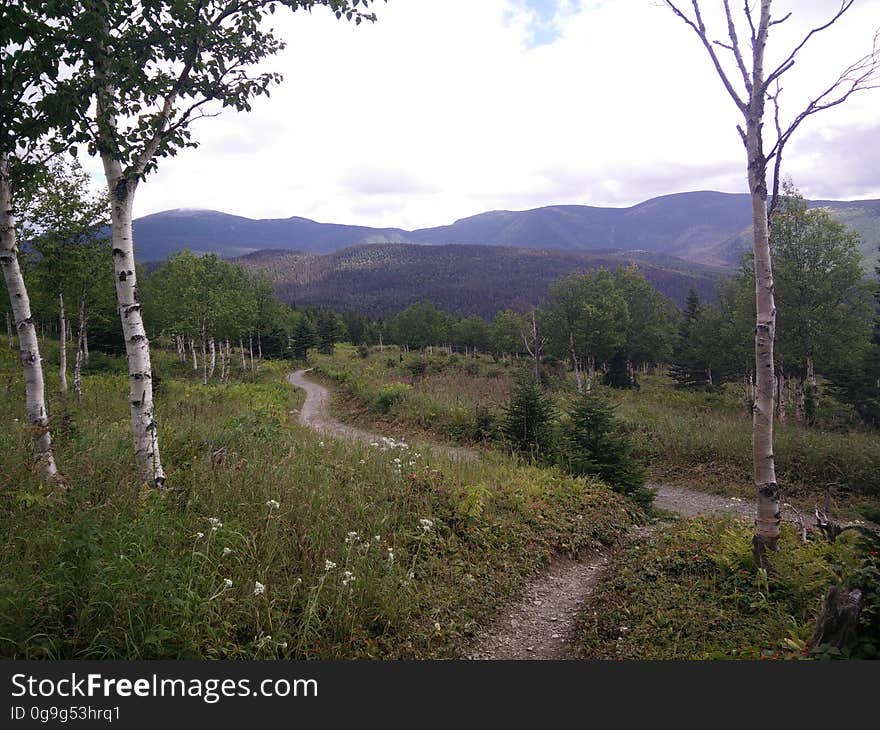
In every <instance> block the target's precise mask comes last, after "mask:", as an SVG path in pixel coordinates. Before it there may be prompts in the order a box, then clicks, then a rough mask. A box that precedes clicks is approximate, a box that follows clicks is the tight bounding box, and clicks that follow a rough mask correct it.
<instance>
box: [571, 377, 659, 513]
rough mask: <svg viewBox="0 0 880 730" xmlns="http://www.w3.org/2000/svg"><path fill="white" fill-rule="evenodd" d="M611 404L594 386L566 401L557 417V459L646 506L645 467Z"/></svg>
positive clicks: (574, 472) (650, 496)
mask: <svg viewBox="0 0 880 730" xmlns="http://www.w3.org/2000/svg"><path fill="white" fill-rule="evenodd" d="M614 408H615V406H614V405H613V404H612V403H611V401H610V400H609V399H608V398H607V396H605V394H603V393H602V392H601V391H598V390H595V391H593V392H590V393H584V394H583V395H579V396H578V397H577V398H575V399H574V400H573V401H572V402H571V403H570V405H569V407H568V409H567V411H566V413H565V417H564V418H563V419H562V420H561V421H560V427H559V443H558V453H559V460H560V463H561V465H562V466H563V467H564V468H566V469H567V470H568V471H570V472H572V473H573V474H578V475H588V476H594V477H598V478H599V479H601V480H602V481H604V482H605V483H606V484H608V485H609V486H610V487H611V488H612V489H614V490H615V491H617V492H621V493H623V494H626V495H628V496H630V497H632V498H633V499H635V500H636V501H637V502H639V503H640V504H642V505H645V506H647V505H649V504H650V503H651V501H652V499H653V494H652V492H651V491H650V490H649V489H646V488H645V476H646V472H645V467H644V465H643V464H642V463H641V461H640V460H639V459H638V458H637V456H636V455H635V450H634V445H633V442H632V439H631V438H630V435H629V434H628V433H627V432H626V430H625V429H624V427H623V424H622V423H621V422H620V421H619V420H618V419H617V418H616V416H615V414H614Z"/></svg>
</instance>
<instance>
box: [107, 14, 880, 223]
mask: <svg viewBox="0 0 880 730" xmlns="http://www.w3.org/2000/svg"><path fill="white" fill-rule="evenodd" d="M554 3H555V4H554ZM704 4H705V5H708V3H704ZM775 5H779V10H778V11H776V12H777V13H779V14H783V13H784V12H785V6H786V5H788V6H790V7H791V8H792V9H793V10H794V16H793V17H792V19H791V20H790V21H788V22H786V23H785V24H783V25H782V26H777V27H775V28H774V32H775V36H774V37H772V38H771V41H770V44H769V46H768V53H769V54H770V56H771V59H773V58H777V57H778V54H776V55H774V54H775V49H777V48H782V47H783V46H786V47H787V46H788V45H790V43H791V42H792V40H793V39H795V38H796V37H798V36H799V35H800V34H802V33H803V31H804V29H805V28H806V27H807V26H808V24H809V23H812V22H815V21H816V20H817V19H819V18H821V17H824V16H825V15H826V14H827V13H828V12H829V5H834V3H829V2H827V1H826V0H809V1H806V2H805V1H804V0H798V1H797V2H794V1H793V0H791V1H790V2H788V3H784V2H777V3H775ZM375 10H376V13H377V15H378V16H379V20H378V22H377V23H375V24H367V25H361V26H359V27H355V26H354V25H353V24H348V23H345V22H340V21H337V20H335V19H334V18H333V17H332V16H331V15H330V14H329V13H327V12H321V11H319V10H316V11H314V12H313V13H311V14H308V13H296V14H293V15H288V16H286V17H283V18H281V17H280V16H281V15H282V14H281V13H277V14H276V16H274V17H273V23H274V25H275V27H276V29H277V30H278V31H279V33H281V34H282V35H283V37H284V38H285V39H286V40H287V42H288V49H287V50H286V51H285V52H284V53H283V54H282V55H280V56H278V57H276V58H274V59H271V60H270V62H268V63H267V64H266V65H267V67H270V68H275V69H278V70H281V71H282V72H283V73H284V76H285V81H284V83H283V84H282V85H281V86H280V87H278V88H277V89H275V90H274V91H273V93H272V96H271V98H269V99H265V98H261V99H258V100H257V101H256V102H255V104H254V110H253V112H251V113H250V114H235V113H224V114H223V115H222V116H221V117H220V118H217V119H212V120H205V121H203V122H201V123H199V126H198V129H197V130H196V136H197V138H198V139H200V140H201V143H202V144H201V147H199V148H198V149H195V150H186V151H184V152H182V153H181V154H179V155H178V156H177V157H175V158H171V159H168V160H163V161H162V162H161V165H160V170H159V172H158V173H157V174H154V175H153V176H152V177H151V178H150V179H149V180H148V182H147V183H146V184H145V185H143V186H142V187H141V188H140V190H139V192H138V196H137V200H136V210H135V213H136V215H145V214H147V213H151V212H156V211H159V210H164V209H168V208H176V207H205V208H215V209H219V210H224V211H227V212H230V213H236V214H240V215H247V216H250V217H288V216H292V215H300V216H306V217H310V218H315V219H317V220H321V221H331V222H345V223H358V224H363V225H375V226H401V227H405V228H415V227H422V226H432V225H440V224H444V223H448V222H451V221H452V220H454V219H456V218H460V217H462V216H466V215H470V214H473V213H477V212H480V211H482V210H487V209H497V208H519V207H534V206H538V205H548V204H553V203H580V204H589V205H627V204H633V203H636V202H639V201H641V200H643V199H645V198H648V197H651V196H654V195H661V194H665V193H671V192H677V191H680V190H694V189H710V188H711V189H722V190H728V191H743V190H744V189H745V170H744V153H743V150H742V145H741V143H740V141H739V138H738V135H737V133H736V131H735V125H736V124H737V122H738V121H739V120H738V118H737V114H738V112H737V110H736V109H735V108H734V106H733V103H732V102H731V100H730V99H729V97H727V95H726V93H725V92H724V90H723V88H722V87H721V84H720V82H719V81H718V79H717V78H716V76H715V75H714V71H713V70H712V69H711V67H710V66H709V63H708V60H707V58H706V54H705V51H704V49H703V48H702V47H701V46H700V44H699V41H698V39H697V38H696V36H695V35H694V34H693V33H692V32H691V31H690V30H689V29H688V28H687V27H685V26H684V25H683V24H682V23H681V22H680V21H679V20H677V19H676V18H674V17H673V16H672V14H671V13H670V12H669V11H668V10H667V9H665V8H663V7H661V6H660V5H659V4H658V3H657V2H656V0H626V1H625V2H623V1H621V0H617V1H616V2H609V1H605V2H601V1H597V0H590V1H587V0H583V1H582V2H580V3H578V2H576V0H563V1H562V2H557V1H556V0H479V2H476V1H475V0H389V2H388V3H387V4H384V3H378V4H376V5H375ZM850 15H851V17H847V18H845V20H844V21H841V23H840V25H839V27H834V28H832V29H831V30H829V31H827V33H826V34H825V35H824V36H823V37H820V38H819V39H818V40H817V42H816V44H815V46H814V47H812V48H811V49H810V53H809V54H805V55H804V57H803V58H802V59H801V60H800V61H799V63H798V66H797V67H796V68H795V69H794V70H792V71H791V72H790V74H789V76H790V79H789V78H787V80H786V88H785V92H784V99H785V102H784V103H785V104H786V106H785V109H786V111H790V112H792V113H793V112H794V110H795V109H796V108H798V107H799V106H800V105H802V104H803V103H805V101H806V99H807V98H808V95H809V93H811V90H813V89H816V88H818V87H819V86H821V85H822V84H823V83H825V82H826V81H827V80H828V79H830V78H833V75H834V74H835V72H836V71H839V69H840V68H842V67H843V66H845V65H846V63H848V62H849V61H851V60H853V59H854V58H855V57H856V56H858V55H860V54H861V53H863V52H865V51H866V50H867V49H868V48H869V46H870V39H871V29H872V27H873V25H876V22H877V21H876V19H877V18H878V17H880V0H862V1H861V2H858V3H856V6H855V7H854V9H853V10H852V11H851V13H850ZM707 17H708V16H707ZM708 19H709V20H713V19H714V18H711V17H708ZM716 27H719V30H720V31H723V30H724V27H723V25H722V26H716ZM878 102H880V92H875V93H873V94H871V93H866V94H864V95H862V96H861V97H858V98H854V99H853V100H852V101H851V102H849V103H848V104H847V105H845V106H843V107H840V108H838V109H835V110H832V111H828V112H825V113H824V114H823V115H822V116H820V117H816V118H814V119H813V120H810V121H809V122H808V123H807V124H805V126H804V130H803V132H804V133H803V135H802V137H801V141H800V143H793V144H792V146H791V149H790V150H789V153H788V155H787V161H788V163H789V165H790V171H791V173H792V174H793V175H794V178H795V183H796V184H797V183H798V176H799V175H803V176H804V178H806V179H808V180H809V189H808V190H805V192H808V194H810V195H813V196H815V197H826V198H831V197H836V196H837V195H838V194H843V193H844V192H845V194H846V195H847V196H850V197H868V196H878V197H880V181H877V180H872V179H871V176H870V175H866V174H864V171H863V170H855V169H854V170H853V174H852V176H851V179H852V180H855V181H858V182H857V183H855V184H854V183H852V182H849V181H848V180H849V178H848V176H847V174H846V168H841V166H840V165H841V164H843V163H846V164H849V165H858V159H857V158H855V157H854V156H853V155H849V156H847V157H846V158H845V159H837V158H834V157H833V150H834V149H835V145H834V144H831V143H830V140H835V139H839V138H840V137H846V135H847V134H848V131H849V130H852V129H864V128H865V127H866V126H869V125H871V124H873V123H875V120H876V118H877V117H876V109H877V108H878ZM823 142H827V144H823ZM838 146H839V145H838ZM826 147H827V150H826ZM823 167H833V168H834V170H835V174H834V175H829V176H828V185H827V187H825V188H823V187H822V183H821V176H819V175H818V174H817V170H821V169H822V168H823ZM90 169H92V170H94V171H95V172H97V171H98V169H99V168H98V166H97V165H96V164H94V162H93V163H92V164H91V166H90Z"/></svg>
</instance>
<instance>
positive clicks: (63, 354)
mask: <svg viewBox="0 0 880 730" xmlns="http://www.w3.org/2000/svg"><path fill="white" fill-rule="evenodd" d="M58 335H59V336H58V358H59V360H60V364H59V372H58V378H59V380H58V390H60V391H61V392H62V393H66V392H67V322H66V321H65V319H64V296H63V295H62V294H61V292H58Z"/></svg>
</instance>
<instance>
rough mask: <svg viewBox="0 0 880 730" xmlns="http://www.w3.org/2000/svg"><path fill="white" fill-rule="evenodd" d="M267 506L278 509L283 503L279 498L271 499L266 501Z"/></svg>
mask: <svg viewBox="0 0 880 730" xmlns="http://www.w3.org/2000/svg"><path fill="white" fill-rule="evenodd" d="M266 506H267V507H268V508H269V509H278V508H279V507H280V506H281V503H280V502H279V501H278V500H275V499H270V500H269V501H268V502H266Z"/></svg>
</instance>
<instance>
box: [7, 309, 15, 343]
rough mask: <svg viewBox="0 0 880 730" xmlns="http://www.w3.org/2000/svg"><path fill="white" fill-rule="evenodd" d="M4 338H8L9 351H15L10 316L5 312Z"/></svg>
mask: <svg viewBox="0 0 880 730" xmlns="http://www.w3.org/2000/svg"><path fill="white" fill-rule="evenodd" d="M5 314H6V336H7V337H8V338H9V349H10V350H14V349H15V337H14V336H13V334H12V316H11V315H10V314H9V312H6V313H5Z"/></svg>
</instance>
